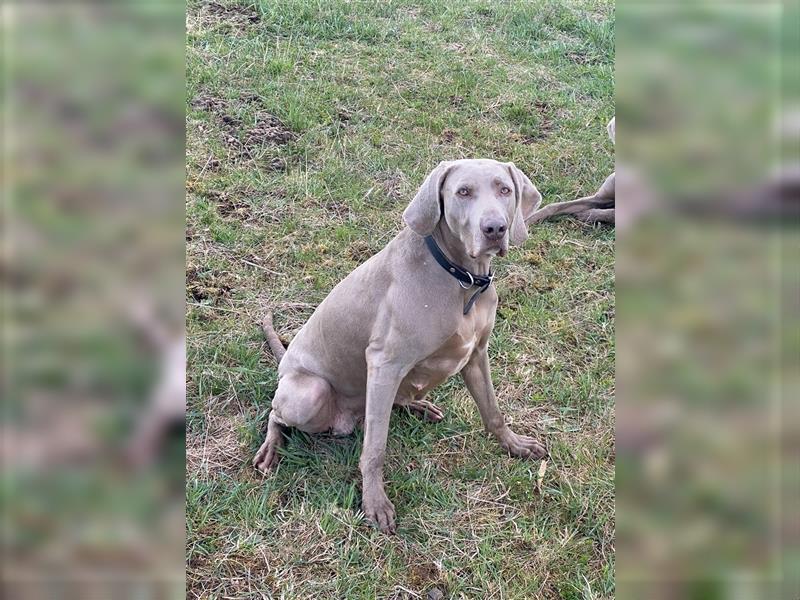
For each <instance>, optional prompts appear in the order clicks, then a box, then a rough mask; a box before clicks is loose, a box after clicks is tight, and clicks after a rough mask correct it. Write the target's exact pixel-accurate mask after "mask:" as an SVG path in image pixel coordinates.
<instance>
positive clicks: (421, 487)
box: [186, 0, 614, 599]
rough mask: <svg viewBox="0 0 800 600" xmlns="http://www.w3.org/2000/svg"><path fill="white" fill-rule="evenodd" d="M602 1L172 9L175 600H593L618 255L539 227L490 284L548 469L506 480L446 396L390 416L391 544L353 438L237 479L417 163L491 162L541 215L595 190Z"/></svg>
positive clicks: (292, 446) (591, 238)
mask: <svg viewBox="0 0 800 600" xmlns="http://www.w3.org/2000/svg"><path fill="white" fill-rule="evenodd" d="M613 27H614V14H613V4H612V3H611V2H602V1H598V0H584V1H579V0H576V1H574V2H568V1H566V0H533V1H531V2H513V3H509V4H501V3H496V2H489V1H474V0H468V1H463V2H457V1H451V2H439V1H433V0H431V1H429V2H414V3H412V2H401V1H387V2H382V3H367V2H354V3H346V2H343V1H342V0H328V1H324V2H318V1H312V0H285V1H279V2H271V1H270V2H267V1H266V0H263V1H262V2H259V3H247V2H242V3H240V4H236V3H234V2H230V1H220V2H197V1H190V2H189V12H188V17H187V29H188V51H187V53H188V54H187V79H188V91H187V110H188V118H187V230H186V240H187V281H186V286H187V302H188V309H187V327H188V331H189V371H188V373H189V388H188V394H189V396H188V402H189V415H188V431H187V535H188V542H187V544H188V545H187V554H188V555H187V574H188V582H189V583H188V594H189V595H190V597H198V598H201V597H202V598H251V597H252V598H262V597H265V598H272V597H275V598H278V597H283V598H300V599H306V598H335V599H339V598H348V599H349V598H364V599H372V598H401V597H402V598H438V597H440V594H441V597H443V598H451V597H452V598H479V599H484V598H504V599H509V598H539V597H542V598H612V597H613V596H614V232H613V230H609V229H605V228H591V227H588V226H585V225H582V224H580V223H577V222H575V221H570V220H564V221H559V222H553V223H545V224H542V225H540V226H537V227H536V228H535V229H533V230H532V231H531V237H530V239H529V240H528V242H527V243H526V244H525V246H524V247H522V248H517V249H513V250H512V251H511V252H510V253H509V255H508V256H507V257H505V258H503V259H499V260H497V261H496V263H495V264H496V269H497V274H498V277H497V291H498V294H499V295H500V309H499V314H498V320H497V326H496V328H495V332H494V335H493V338H492V342H491V346H490V355H491V358H492V364H493V376H494V381H495V385H496V388H497V393H498V397H499V398H500V404H501V407H502V409H503V410H504V412H505V414H506V415H507V417H508V419H509V420H510V421H511V422H512V423H513V424H514V426H515V427H516V429H517V430H518V431H519V432H521V433H526V432H537V433H538V434H540V435H541V436H543V438H544V439H545V440H546V442H547V444H548V446H549V448H550V451H551V458H550V461H549V464H548V467H547V470H546V472H545V473H544V476H543V478H542V481H541V485H537V472H538V470H539V463H538V462H525V461H520V460H515V459H511V458H509V457H507V456H505V455H504V454H503V453H502V451H501V450H500V448H499V446H498V445H497V444H496V443H495V442H494V441H493V440H492V439H490V438H489V437H488V436H487V435H486V434H485V433H484V432H483V430H482V427H481V422H480V418H479V415H478V412H477V409H476V408H475V406H474V403H473V401H472V400H471V398H470V397H469V396H468V394H467V392H466V390H465V388H464V385H463V384H462V383H461V381H460V380H459V379H458V378H454V379H452V380H451V381H449V382H447V383H446V384H445V385H443V386H442V387H441V388H440V389H439V390H437V391H436V393H435V394H434V395H433V398H432V399H433V400H434V401H436V402H438V403H439V404H440V406H442V407H444V408H445V409H446V413H447V415H446V417H445V420H444V421H443V422H441V423H439V424H430V423H427V422H422V421H420V420H418V419H417V418H415V417H413V416H411V415H409V414H405V413H400V412H396V413H395V414H393V416H392V427H391V431H390V435H389V446H388V456H387V462H386V468H385V475H386V482H387V491H388V494H389V497H390V498H391V499H392V501H393V502H394V504H395V506H396V508H397V517H398V527H399V531H398V534H397V535H396V536H393V537H387V536H384V535H382V534H380V533H378V532H377V531H375V530H373V529H371V528H369V527H368V526H367V525H366V524H365V523H364V522H363V520H362V517H361V515H360V513H359V512H358V511H359V505H360V489H359V473H358V455H359V450H360V441H361V434H360V433H358V434H356V435H354V436H351V437H347V438H338V439H336V438H331V437H325V436H313V437H312V436H307V435H304V434H302V433H299V432H293V433H291V434H290V438H291V439H290V440H289V442H288V445H287V447H286V453H285V457H284V460H283V461H282V463H281V466H280V468H279V470H278V471H277V473H276V474H275V475H273V476H270V477H262V476H261V475H259V474H258V473H256V472H255V471H254V470H253V469H252V467H251V466H250V458H251V456H252V454H253V453H254V452H255V450H256V449H257V447H258V445H259V444H260V442H261V440H262V428H263V426H264V425H265V416H266V414H267V413H268V411H269V407H270V400H271V398H272V395H273V393H274V390H275V386H276V368H275V363H274V361H273V360H272V358H271V357H270V356H269V354H268V351H267V349H266V345H265V343H264V342H263V340H262V337H261V334H260V331H259V329H258V327H257V325H256V323H257V320H258V318H259V317H260V316H261V314H262V306H263V304H264V303H267V304H269V305H270V306H272V307H273V308H274V311H275V318H276V326H277V328H278V331H279V333H280V334H281V335H282V336H283V337H284V340H285V341H288V340H290V339H291V337H292V335H293V334H294V333H295V332H296V331H297V330H298V329H299V328H300V327H301V325H302V324H303V322H304V321H305V320H306V319H307V318H308V316H309V315H310V314H311V312H312V311H313V309H314V307H315V306H316V305H317V304H318V303H319V302H320V301H321V300H322V299H323V298H324V297H325V295H326V294H327V293H328V291H329V290H330V289H331V288H332V287H333V286H334V285H335V284H336V283H337V282H338V281H339V280H340V279H342V278H343V277H344V276H345V275H346V274H347V273H348V272H350V271H351V270H352V269H353V268H355V267H356V266H357V265H358V264H360V263H361V262H363V261H364V260H365V259H366V258H368V257H369V256H371V255H372V254H373V253H375V252H377V251H378V250H379V249H380V248H381V247H383V245H384V244H385V243H386V242H387V241H388V240H389V239H391V237H392V236H394V235H395V234H396V233H397V232H398V231H399V230H400V228H401V227H402V222H401V218H400V215H401V212H402V210H403V208H404V207H405V205H406V203H407V202H408V201H409V200H410V198H411V197H412V196H413V194H414V192H415V190H416V187H417V186H418V185H419V184H420V183H421V182H422V180H423V178H424V176H425V174H426V173H427V172H428V171H429V170H430V169H431V168H432V167H433V166H435V165H436V163H437V162H438V161H439V160H443V159H452V158H460V157H491V158H496V159H499V160H513V161H514V162H515V163H516V164H517V165H518V166H519V167H520V168H522V169H523V170H524V171H525V172H526V173H527V174H528V175H529V176H530V177H531V179H532V180H533V181H534V183H536V185H537V186H538V187H539V190H540V191H541V192H542V194H543V196H544V202H545V203H549V202H555V201H560V200H569V199H572V198H575V197H578V196H580V195H584V194H587V193H590V192H592V191H594V190H595V189H596V188H597V186H598V185H599V184H600V183H602V181H603V179H604V178H605V177H606V175H607V174H608V173H609V172H611V171H612V170H613V168H614V167H613V156H612V147H611V145H610V143H609V142H608V139H607V136H606V131H605V125H606V123H607V121H608V120H609V119H610V118H611V116H612V115H613V112H614V104H613V103H614V87H613V57H614V45H613Z"/></svg>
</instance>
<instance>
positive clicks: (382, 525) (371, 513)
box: [362, 490, 397, 533]
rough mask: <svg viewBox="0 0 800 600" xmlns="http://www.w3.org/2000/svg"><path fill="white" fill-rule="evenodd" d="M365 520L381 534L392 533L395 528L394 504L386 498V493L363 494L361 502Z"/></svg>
mask: <svg viewBox="0 0 800 600" xmlns="http://www.w3.org/2000/svg"><path fill="white" fill-rule="evenodd" d="M362 507H363V509H364V514H365V515H366V517H367V520H368V521H369V522H370V523H372V524H373V525H375V527H377V528H378V529H380V530H381V531H382V532H383V533H394V532H395V531H396V530H397V528H396V526H395V523H394V514H395V513H394V504H392V503H391V502H390V501H389V498H387V497H386V493H385V492H384V491H383V490H381V491H380V492H374V493H366V492H365V493H364V501H363V502H362Z"/></svg>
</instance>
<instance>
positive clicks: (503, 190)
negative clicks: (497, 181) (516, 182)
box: [500, 185, 511, 196]
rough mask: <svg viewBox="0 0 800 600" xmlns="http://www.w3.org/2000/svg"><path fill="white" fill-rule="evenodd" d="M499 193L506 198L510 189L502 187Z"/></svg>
mask: <svg viewBox="0 0 800 600" xmlns="http://www.w3.org/2000/svg"><path fill="white" fill-rule="evenodd" d="M500 193H501V194H503V195H504V196H506V195H508V194H510V193H511V188H509V187H507V186H505V185H504V186H503V187H501V188H500Z"/></svg>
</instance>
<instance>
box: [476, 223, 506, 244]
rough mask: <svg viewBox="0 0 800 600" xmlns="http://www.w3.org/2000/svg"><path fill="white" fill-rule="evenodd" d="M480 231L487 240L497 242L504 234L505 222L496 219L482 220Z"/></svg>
mask: <svg viewBox="0 0 800 600" xmlns="http://www.w3.org/2000/svg"><path fill="white" fill-rule="evenodd" d="M481 231H482V232H483V235H484V236H485V237H486V238H487V239H490V240H492V241H496V240H499V239H501V238H502V237H503V236H504V235H505V234H506V222H505V221H504V220H502V219H498V218H487V219H482V220H481Z"/></svg>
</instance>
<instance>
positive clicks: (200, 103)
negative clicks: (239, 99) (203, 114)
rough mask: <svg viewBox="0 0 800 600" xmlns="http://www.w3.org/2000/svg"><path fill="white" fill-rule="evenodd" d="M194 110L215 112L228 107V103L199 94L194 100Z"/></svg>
mask: <svg viewBox="0 0 800 600" xmlns="http://www.w3.org/2000/svg"><path fill="white" fill-rule="evenodd" d="M191 104H192V108H195V109H197V110H205V111H208V112H215V111H219V110H224V109H225V108H227V107H228V102H227V101H226V100H223V99H222V98H217V97H216V96H212V95H211V94H205V93H203V94H198V95H197V96H195V97H194V98H193V99H192V103H191Z"/></svg>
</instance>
